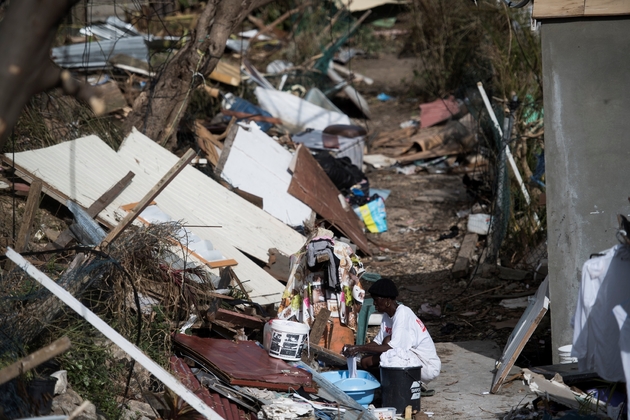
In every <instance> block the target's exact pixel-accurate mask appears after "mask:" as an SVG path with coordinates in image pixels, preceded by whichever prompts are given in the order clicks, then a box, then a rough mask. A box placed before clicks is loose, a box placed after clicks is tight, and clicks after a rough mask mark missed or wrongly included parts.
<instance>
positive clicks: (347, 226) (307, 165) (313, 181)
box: [288, 144, 372, 255]
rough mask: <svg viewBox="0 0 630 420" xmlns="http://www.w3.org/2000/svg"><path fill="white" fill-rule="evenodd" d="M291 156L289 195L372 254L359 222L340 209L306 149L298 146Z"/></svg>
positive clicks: (332, 189) (332, 188) (330, 186)
mask: <svg viewBox="0 0 630 420" xmlns="http://www.w3.org/2000/svg"><path fill="white" fill-rule="evenodd" d="M295 156H296V157H297V158H296V164H295V171H294V172H293V178H292V179H291V184H289V190H288V191H289V194H291V195H292V196H294V197H296V198H298V199H299V200H301V201H302V202H303V203H304V204H306V205H307V206H309V207H310V208H312V209H313V210H314V211H315V212H316V213H317V214H319V215H320V216H322V217H323V218H324V219H326V220H327V221H328V222H330V223H332V224H333V226H335V227H336V228H337V229H339V230H340V231H341V232H343V234H344V235H345V236H346V237H348V238H350V239H351V240H352V242H354V243H355V244H356V245H357V246H358V247H359V248H360V249H361V250H362V251H363V252H364V253H365V254H367V255H372V252H371V251H370V247H369V245H368V241H367V238H366V237H365V234H364V233H363V230H362V229H361V228H360V223H362V222H361V221H360V220H359V218H358V217H357V215H356V214H355V213H354V211H352V209H350V210H349V211H347V210H346V209H344V208H343V207H342V206H341V202H340V201H339V195H340V192H339V190H338V189H337V187H335V185H334V184H333V183H332V181H331V180H330V178H328V175H326V172H324V170H323V169H322V168H321V166H319V163H317V161H316V160H315V158H314V157H313V155H311V153H310V152H309V150H308V148H306V147H304V145H302V144H300V145H299V146H298V148H297V150H296V152H295Z"/></svg>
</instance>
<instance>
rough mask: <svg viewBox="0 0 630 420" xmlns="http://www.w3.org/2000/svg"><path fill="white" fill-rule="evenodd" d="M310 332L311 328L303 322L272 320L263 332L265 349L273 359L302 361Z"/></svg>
mask: <svg viewBox="0 0 630 420" xmlns="http://www.w3.org/2000/svg"><path fill="white" fill-rule="evenodd" d="M309 331H310V328H309V326H308V325H306V324H302V323H301V322H293V321H285V320H283V319H272V320H271V321H269V322H268V323H266V324H265V328H264V330H263V347H264V348H265V349H266V350H267V352H268V353H269V356H271V357H275V358H277V359H284V360H300V356H301V355H302V349H303V348H304V345H305V344H306V341H307V339H308V332H309Z"/></svg>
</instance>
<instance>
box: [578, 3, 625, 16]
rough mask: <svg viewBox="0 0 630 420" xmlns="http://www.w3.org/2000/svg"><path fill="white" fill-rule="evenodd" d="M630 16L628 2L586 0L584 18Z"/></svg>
mask: <svg viewBox="0 0 630 420" xmlns="http://www.w3.org/2000/svg"><path fill="white" fill-rule="evenodd" d="M618 15H630V1H628V0H586V1H585V2H584V16H618Z"/></svg>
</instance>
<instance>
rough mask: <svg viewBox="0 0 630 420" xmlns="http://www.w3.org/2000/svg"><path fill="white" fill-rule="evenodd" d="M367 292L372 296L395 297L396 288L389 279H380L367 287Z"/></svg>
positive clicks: (396, 293)
mask: <svg viewBox="0 0 630 420" xmlns="http://www.w3.org/2000/svg"><path fill="white" fill-rule="evenodd" d="M368 292H369V293H370V295H372V297H383V298H390V299H396V297H397V296H398V288H397V287H396V285H395V284H394V282H393V281H391V280H390V279H385V278H383V279H380V280H378V281H376V282H375V283H374V284H373V285H372V286H371V287H370V288H369V289H368Z"/></svg>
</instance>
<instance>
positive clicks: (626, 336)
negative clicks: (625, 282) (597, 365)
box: [612, 301, 630, 420]
mask: <svg viewBox="0 0 630 420" xmlns="http://www.w3.org/2000/svg"><path fill="white" fill-rule="evenodd" d="M612 311H613V315H614V316H615V319H617V324H618V325H619V348H620V350H621V362H622V364H623V372H624V374H625V377H626V384H628V381H629V380H630V322H628V313H629V312H630V301H625V302H624V303H622V304H621V305H617V306H615V307H614V308H613V310H612ZM626 395H627V398H628V401H630V387H629V386H626ZM627 418H628V420H630V410H628V415H627Z"/></svg>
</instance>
